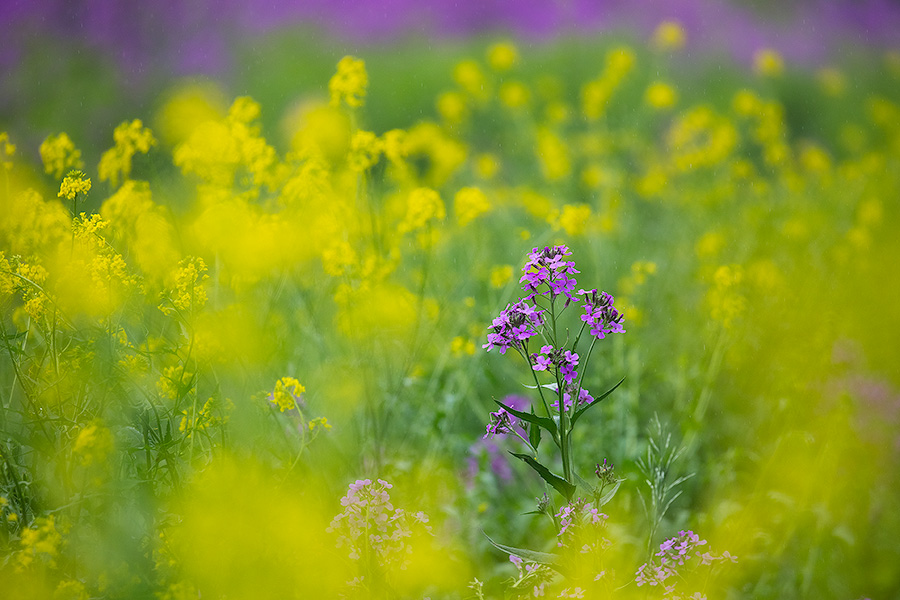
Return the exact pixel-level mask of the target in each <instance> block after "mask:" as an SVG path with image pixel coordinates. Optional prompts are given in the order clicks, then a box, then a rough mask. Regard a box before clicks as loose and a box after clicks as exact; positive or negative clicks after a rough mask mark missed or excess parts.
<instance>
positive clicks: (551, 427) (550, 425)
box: [494, 400, 556, 437]
mask: <svg viewBox="0 0 900 600" xmlns="http://www.w3.org/2000/svg"><path fill="white" fill-rule="evenodd" d="M494 402H496V403H497V404H498V405H499V406H500V408H502V409H504V410H505V411H506V412H508V413H509V414H511V415H513V416H514V417H518V418H520V419H522V420H523V421H527V422H528V423H533V424H535V425H537V426H539V427H543V428H544V429H546V430H547V431H549V432H550V433H551V434H552V435H553V436H554V437H555V436H556V423H554V422H553V420H552V419H548V418H547V417H539V416H537V415H536V414H534V413H527V412H522V411H521V410H516V409H514V408H512V407H510V406H507V405H505V404H503V403H502V402H500V401H499V400H494Z"/></svg>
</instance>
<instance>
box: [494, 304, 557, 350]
mask: <svg viewBox="0 0 900 600" xmlns="http://www.w3.org/2000/svg"><path fill="white" fill-rule="evenodd" d="M542 312H544V311H541V310H537V309H536V308H535V307H533V306H530V305H529V304H528V303H527V302H526V301H525V300H519V301H518V302H516V303H515V304H512V305H509V304H508V305H507V306H506V309H505V310H502V311H501V312H500V315H499V316H498V317H497V318H495V319H494V320H493V321H492V322H491V329H493V332H492V333H488V336H487V340H488V343H487V344H484V345H483V346H482V348H487V350H488V352H490V351H491V349H492V348H495V347H496V348H499V349H500V354H506V351H507V349H509V348H516V349H518V348H520V347H522V346H523V342H524V341H525V340H527V339H528V338H530V337H532V336H535V335H537V331H536V330H535V327H539V326H540V325H542V324H543V319H542V318H541V313H542Z"/></svg>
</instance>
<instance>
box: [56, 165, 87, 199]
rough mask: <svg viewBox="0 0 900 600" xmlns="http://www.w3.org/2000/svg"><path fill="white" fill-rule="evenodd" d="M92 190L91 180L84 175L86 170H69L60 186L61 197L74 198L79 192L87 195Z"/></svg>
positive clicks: (59, 194) (59, 195)
mask: <svg viewBox="0 0 900 600" xmlns="http://www.w3.org/2000/svg"><path fill="white" fill-rule="evenodd" d="M89 191H91V180H90V179H88V178H86V177H85V176H84V171H69V174H68V175H66V178H65V179H63V181H62V183H61V184H60V186H59V193H58V194H57V196H58V197H60V198H66V199H68V200H74V199H75V196H77V195H78V194H81V195H85V194H87V193H88V192H89Z"/></svg>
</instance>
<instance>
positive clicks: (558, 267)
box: [519, 246, 579, 301]
mask: <svg viewBox="0 0 900 600" xmlns="http://www.w3.org/2000/svg"><path fill="white" fill-rule="evenodd" d="M571 253H572V251H571V250H569V248H567V247H566V246H554V247H552V248H550V247H549V246H548V247H546V248H544V249H543V250H538V249H537V248H534V249H533V250H532V251H531V254H529V255H528V262H527V263H525V266H524V267H523V268H522V271H524V273H525V274H524V275H522V278H521V279H520V280H519V282H520V283H524V284H525V285H524V286H522V289H524V290H525V291H526V292H528V295H527V296H526V298H527V299H529V300H531V299H533V298H534V297H535V296H538V295H547V294H549V295H550V299H551V300H552V299H553V298H555V297H556V296H558V295H560V294H565V296H566V297H567V298H568V299H569V301H571V300H574V299H575V298H573V297H572V292H573V291H574V290H575V286H576V285H577V282H576V281H575V278H574V277H570V275H575V274H577V273H578V272H579V271H578V270H577V269H576V268H575V263H574V262H572V261H567V260H564V258H565V257H566V256H568V255H570V254H571ZM542 285H546V286H547V289H545V290H541V291H539V288H540V287H541V286H542Z"/></svg>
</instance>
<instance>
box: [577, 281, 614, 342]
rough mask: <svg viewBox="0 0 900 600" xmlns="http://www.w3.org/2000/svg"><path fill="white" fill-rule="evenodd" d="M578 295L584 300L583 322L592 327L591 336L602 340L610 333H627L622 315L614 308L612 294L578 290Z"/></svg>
mask: <svg viewBox="0 0 900 600" xmlns="http://www.w3.org/2000/svg"><path fill="white" fill-rule="evenodd" d="M578 295H579V296H583V298H584V314H583V315H581V320H582V321H584V322H585V323H587V324H588V325H590V327H591V335H593V336H594V337H596V338H597V339H598V340H602V339H603V338H605V337H606V334H608V333H625V328H624V327H622V320H623V319H624V318H625V315H623V314H621V313H620V312H619V311H617V310H616V307H615V306H613V302H614V301H615V299H614V298H613V297H612V294H607V293H606V292H599V293H598V292H597V290H591V291H585V290H578Z"/></svg>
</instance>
